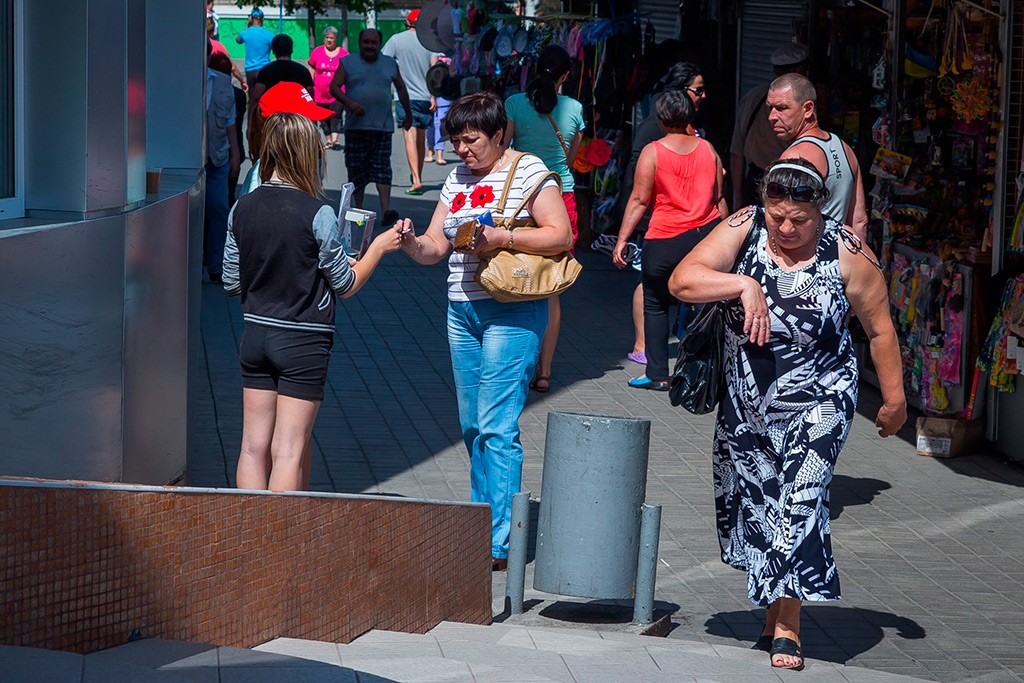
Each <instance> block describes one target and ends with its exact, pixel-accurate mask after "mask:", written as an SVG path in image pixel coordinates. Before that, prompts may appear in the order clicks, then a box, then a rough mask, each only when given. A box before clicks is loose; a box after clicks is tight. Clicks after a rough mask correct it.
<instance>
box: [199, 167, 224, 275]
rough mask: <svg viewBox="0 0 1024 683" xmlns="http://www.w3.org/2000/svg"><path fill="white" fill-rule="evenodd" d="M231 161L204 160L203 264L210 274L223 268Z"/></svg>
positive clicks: (216, 272)
mask: <svg viewBox="0 0 1024 683" xmlns="http://www.w3.org/2000/svg"><path fill="white" fill-rule="evenodd" d="M230 170H231V163H230V162H224V164H222V165H220V166H214V165H213V164H211V163H210V162H209V161H207V162H206V207H205V209H206V230H205V232H204V234H203V265H204V266H206V271H207V272H208V273H209V274H210V275H220V273H221V271H222V270H223V269H224V266H223V264H224V242H225V240H227V236H228V210H229V208H230V207H228V171H230Z"/></svg>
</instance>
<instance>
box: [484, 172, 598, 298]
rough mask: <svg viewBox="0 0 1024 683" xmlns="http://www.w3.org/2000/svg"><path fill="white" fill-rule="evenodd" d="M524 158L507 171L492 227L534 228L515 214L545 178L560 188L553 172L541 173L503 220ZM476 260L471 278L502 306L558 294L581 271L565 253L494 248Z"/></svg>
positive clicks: (572, 281)
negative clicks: (514, 208)
mask: <svg viewBox="0 0 1024 683" xmlns="http://www.w3.org/2000/svg"><path fill="white" fill-rule="evenodd" d="M524 156H526V155H525V154H521V155H519V156H518V157H517V158H516V160H515V161H513V162H512V166H511V167H510V168H509V170H508V176H507V178H506V180H505V189H504V190H503V191H502V193H501V199H500V200H499V201H498V208H497V210H496V211H495V213H496V214H500V215H501V216H502V217H497V216H496V217H495V218H494V227H496V228H505V229H507V230H511V231H515V230H530V229H536V228H537V224H536V223H535V222H534V221H533V219H532V218H526V219H523V218H519V214H521V213H522V212H523V209H525V208H526V205H527V204H528V203H529V201H530V199H532V198H533V196H534V195H535V194H537V192H538V191H539V190H540V187H541V185H542V184H543V183H544V181H546V180H547V179H548V178H551V177H554V178H555V180H557V181H558V183H559V187H561V183H562V181H561V178H560V177H559V176H558V174H557V173H554V172H549V173H545V174H544V176H543V177H542V178H541V179H540V180H538V181H537V183H536V184H534V186H533V187H532V188H530V190H529V191H528V192H527V193H526V195H525V196H524V197H523V202H522V203H521V204H520V205H519V208H517V209H516V210H515V211H514V212H513V213H512V215H511V216H508V217H504V214H505V202H506V201H508V192H509V188H510V187H511V186H512V183H513V182H514V181H515V175H516V168H517V167H518V166H519V161H520V160H521V159H522V158H523V157H524ZM514 243H515V239H514V234H513V244H514ZM479 258H480V265H479V266H478V267H477V269H476V275H475V277H474V279H475V280H476V282H477V284H479V285H480V286H481V287H482V288H483V290H484V291H485V292H487V293H488V294H490V295H491V297H492V298H494V300H495V301H500V302H502V303H514V302H517V301H534V300H536V299H546V298H548V297H549V296H553V295H555V294H560V293H562V292H564V291H565V290H567V289H569V287H571V286H572V284H573V283H574V282H576V278H578V277H579V275H580V271H581V270H583V267H582V266H581V265H580V262H579V261H577V260H576V259H575V258H573V256H572V254H571V253H570V252H568V251H566V252H563V253H561V254H558V255H557V256H541V255H539V254H526V253H523V252H521V251H517V250H516V249H515V248H513V249H498V250H496V251H492V252H488V253H486V254H480V256H479Z"/></svg>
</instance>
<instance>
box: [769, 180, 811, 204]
mask: <svg viewBox="0 0 1024 683" xmlns="http://www.w3.org/2000/svg"><path fill="white" fill-rule="evenodd" d="M764 193H765V196H767V197H768V198H769V199H786V198H787V197H788V198H790V199H792V200H793V201H794V202H813V201H814V200H816V199H818V198H819V197H821V193H820V192H819V191H818V190H817V189H816V188H814V187H812V186H810V185H797V186H796V187H786V186H785V185H783V184H782V183H768V184H767V185H766V186H765V188H764Z"/></svg>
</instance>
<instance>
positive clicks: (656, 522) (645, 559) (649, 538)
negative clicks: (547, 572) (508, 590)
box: [509, 503, 661, 624]
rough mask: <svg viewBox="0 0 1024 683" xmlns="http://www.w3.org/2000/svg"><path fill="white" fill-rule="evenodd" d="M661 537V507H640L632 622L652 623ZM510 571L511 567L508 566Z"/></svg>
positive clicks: (644, 505)
mask: <svg viewBox="0 0 1024 683" xmlns="http://www.w3.org/2000/svg"><path fill="white" fill-rule="evenodd" d="M660 535H661V506H660V505H648V504H647V503H644V504H643V505H641V506H640V557H639V559H638V560H637V567H636V597H635V598H634V600H633V621H634V622H635V623H637V624H650V623H651V622H653V621H654V582H655V579H656V578H657V575H658V537H659V536H660ZM509 569H510V570H511V565H509Z"/></svg>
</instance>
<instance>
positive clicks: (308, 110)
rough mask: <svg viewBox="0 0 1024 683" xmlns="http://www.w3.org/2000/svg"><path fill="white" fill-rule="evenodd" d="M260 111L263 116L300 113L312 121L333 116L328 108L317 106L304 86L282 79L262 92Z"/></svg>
mask: <svg viewBox="0 0 1024 683" xmlns="http://www.w3.org/2000/svg"><path fill="white" fill-rule="evenodd" d="M260 113H261V114H263V117H264V118H269V117H270V116H272V115H273V114H281V113H286V114H300V115H302V116H305V117H306V118H307V119H313V120H314V121H323V120H324V119H329V118H331V117H332V116H334V112H333V111H331V110H330V109H326V108H324V107H319V106H317V104H316V102H314V101H313V98H312V97H310V96H309V92H307V91H306V88H304V87H303V86H301V85H299V84H298V83H291V82H289V81H282V82H281V83H278V84H277V85H275V86H274V87H272V88H270V89H269V90H267V92H265V93H263V97H261V98H260Z"/></svg>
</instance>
